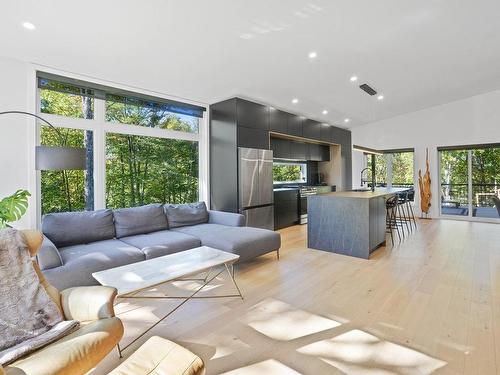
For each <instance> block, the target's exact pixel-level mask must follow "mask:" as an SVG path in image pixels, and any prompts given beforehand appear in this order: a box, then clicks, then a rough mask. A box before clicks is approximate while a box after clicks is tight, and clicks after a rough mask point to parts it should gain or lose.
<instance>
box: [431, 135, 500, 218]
mask: <svg viewBox="0 0 500 375" xmlns="http://www.w3.org/2000/svg"><path fill="white" fill-rule="evenodd" d="M489 147H492V148H500V143H486V144H474V145H461V146H439V147H437V148H436V153H437V176H438V200H437V202H438V207H439V217H441V218H443V219H451V220H462V221H471V222H482V223H497V224H498V223H499V222H500V218H489V217H482V216H474V214H473V208H474V206H473V195H472V194H473V185H474V184H473V163H472V153H473V152H474V150H480V149H484V148H489ZM442 151H466V152H467V208H468V213H467V215H450V214H443V212H442V208H443V205H442V204H441V194H442V191H441V183H442V182H441V167H442V165H441V152H442Z"/></svg>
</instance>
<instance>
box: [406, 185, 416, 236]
mask: <svg viewBox="0 0 500 375" xmlns="http://www.w3.org/2000/svg"><path fill="white" fill-rule="evenodd" d="M414 199H415V190H413V189H410V190H409V191H408V200H407V202H406V206H407V207H406V208H407V210H408V217H409V218H410V219H411V221H410V225H411V223H412V222H413V225H414V226H415V229H417V221H416V220H415V214H414V213H413V206H412V205H411V202H413V200H414Z"/></svg>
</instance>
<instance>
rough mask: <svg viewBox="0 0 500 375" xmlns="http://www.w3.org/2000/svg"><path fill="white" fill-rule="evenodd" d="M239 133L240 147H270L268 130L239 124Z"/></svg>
mask: <svg viewBox="0 0 500 375" xmlns="http://www.w3.org/2000/svg"><path fill="white" fill-rule="evenodd" d="M237 133H238V147H248V148H260V149H267V150H268V149H269V132H268V131H267V130H260V129H252V128H244V127H242V126H238V132H237Z"/></svg>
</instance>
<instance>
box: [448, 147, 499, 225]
mask: <svg viewBox="0 0 500 375" xmlns="http://www.w3.org/2000/svg"><path fill="white" fill-rule="evenodd" d="M439 168H440V184H441V215H443V216H448V215H450V216H462V217H468V218H483V219H484V218H487V219H493V220H499V219H500V199H499V196H500V146H499V145H486V146H476V147H463V148H456V149H452V148H446V149H444V148H443V149H439Z"/></svg>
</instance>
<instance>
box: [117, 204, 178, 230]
mask: <svg viewBox="0 0 500 375" xmlns="http://www.w3.org/2000/svg"><path fill="white" fill-rule="evenodd" d="M113 216H114V218H115V229H116V238H121V237H127V236H133V235H135V234H143V233H151V232H155V231H158V230H165V229H168V223H167V218H166V217H165V214H164V213H163V208H162V206H161V204H148V205H146V206H140V207H131V208H121V209H119V210H114V211H113Z"/></svg>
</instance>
